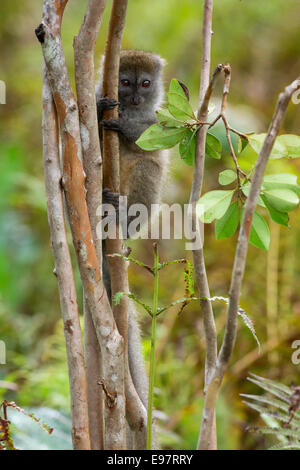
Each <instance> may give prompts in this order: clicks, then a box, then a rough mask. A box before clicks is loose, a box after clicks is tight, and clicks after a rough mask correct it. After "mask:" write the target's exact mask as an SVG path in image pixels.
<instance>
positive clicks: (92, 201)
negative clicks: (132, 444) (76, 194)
mask: <svg viewBox="0 0 300 470" xmlns="http://www.w3.org/2000/svg"><path fill="white" fill-rule="evenodd" d="M106 1H107V0H100V1H99V0H90V1H89V3H88V6H87V9H86V13H85V16H84V20H83V22H82V25H81V28H80V31H79V34H78V36H76V37H75V38H74V52H75V81H76V91H77V103H78V111H79V121H80V135H81V144H82V161H83V168H84V171H85V175H86V181H85V188H86V202H87V208H88V213H89V219H90V223H91V228H92V234H93V240H94V244H95V248H96V254H97V259H98V263H99V266H101V265H102V240H101V239H99V238H98V237H97V235H96V226H97V218H96V213H97V208H98V207H99V205H100V204H101V202H102V201H101V199H102V198H101V196H102V157H101V151H100V142H99V134H98V123H97V112H96V97H95V90H94V88H95V85H94V49H95V44H96V39H97V36H98V32H99V28H100V25H101V21H102V16H103V13H104V9H105V6H106ZM84 354H85V366H86V374H87V387H88V405H89V422H90V435H91V447H92V449H103V444H104V426H103V424H104V423H103V393H102V390H101V389H99V387H97V382H98V380H99V377H101V376H102V364H101V351H100V347H99V344H98V340H97V335H96V331H95V327H94V324H93V320H92V315H91V312H90V311H89V308H88V305H87V301H86V299H85V296H84Z"/></svg>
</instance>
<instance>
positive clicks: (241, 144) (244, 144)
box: [238, 137, 248, 153]
mask: <svg viewBox="0 0 300 470" xmlns="http://www.w3.org/2000/svg"><path fill="white" fill-rule="evenodd" d="M247 145H248V139H245V138H244V137H240V138H239V141H238V153H241V152H242V151H243V150H244V149H245V148H246V147H247Z"/></svg>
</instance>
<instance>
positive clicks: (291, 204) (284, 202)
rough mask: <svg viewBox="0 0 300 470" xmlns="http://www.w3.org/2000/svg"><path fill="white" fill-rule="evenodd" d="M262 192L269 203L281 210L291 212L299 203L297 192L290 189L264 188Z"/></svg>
mask: <svg viewBox="0 0 300 470" xmlns="http://www.w3.org/2000/svg"><path fill="white" fill-rule="evenodd" d="M262 194H263V195H264V196H265V199H266V200H267V201H268V203H269V204H270V205H271V206H273V207H274V208H275V209H277V210H278V211H280V212H290V211H292V210H293V209H295V208H296V207H297V205H298V203H299V198H298V196H297V194H296V193H294V191H291V190H290V189H269V190H264V191H263V192H262Z"/></svg>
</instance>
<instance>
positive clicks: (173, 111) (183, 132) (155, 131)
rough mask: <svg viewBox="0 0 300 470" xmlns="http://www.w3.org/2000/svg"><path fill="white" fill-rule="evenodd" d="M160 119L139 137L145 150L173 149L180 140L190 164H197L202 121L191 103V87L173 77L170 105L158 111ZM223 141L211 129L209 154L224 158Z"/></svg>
mask: <svg viewBox="0 0 300 470" xmlns="http://www.w3.org/2000/svg"><path fill="white" fill-rule="evenodd" d="M157 119H158V123H157V124H153V125H152V126H150V127H149V128H148V129H146V131H145V132H144V133H143V134H142V135H141V136H140V138H139V139H138V140H137V141H136V144H137V145H138V146H139V147H141V148H142V149H143V150H149V151H150V150H160V149H169V148H171V147H174V146H175V145H177V144H179V153H180V156H181V157H182V159H183V160H184V161H185V162H186V163H187V164H188V165H191V166H192V165H194V161H195V151H196V134H197V131H198V129H199V126H200V125H201V124H200V122H199V120H198V119H197V117H196V116H195V113H194V111H193V109H192V107H191V105H190V103H189V93H188V90H187V87H186V86H185V85H183V84H181V83H180V82H179V81H178V80H176V79H175V78H173V79H172V80H171V83H170V87H169V92H168V108H167V109H162V110H160V111H158V112H157ZM221 152H222V144H221V142H220V141H219V139H217V137H215V136H214V135H213V134H211V133H209V132H208V133H207V139H206V155H207V156H209V157H212V158H216V159H220V158H221Z"/></svg>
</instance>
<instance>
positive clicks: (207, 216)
mask: <svg viewBox="0 0 300 470" xmlns="http://www.w3.org/2000/svg"><path fill="white" fill-rule="evenodd" d="M233 193H234V191H219V190H216V191H210V192H208V193H206V194H204V195H203V196H202V197H201V198H200V199H199V201H198V203H197V214H198V216H199V217H200V220H201V221H202V222H205V223H210V222H212V221H213V220H215V219H220V218H221V217H223V215H224V214H225V212H226V211H227V209H228V207H229V205H230V201H231V199H232V196H233Z"/></svg>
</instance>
